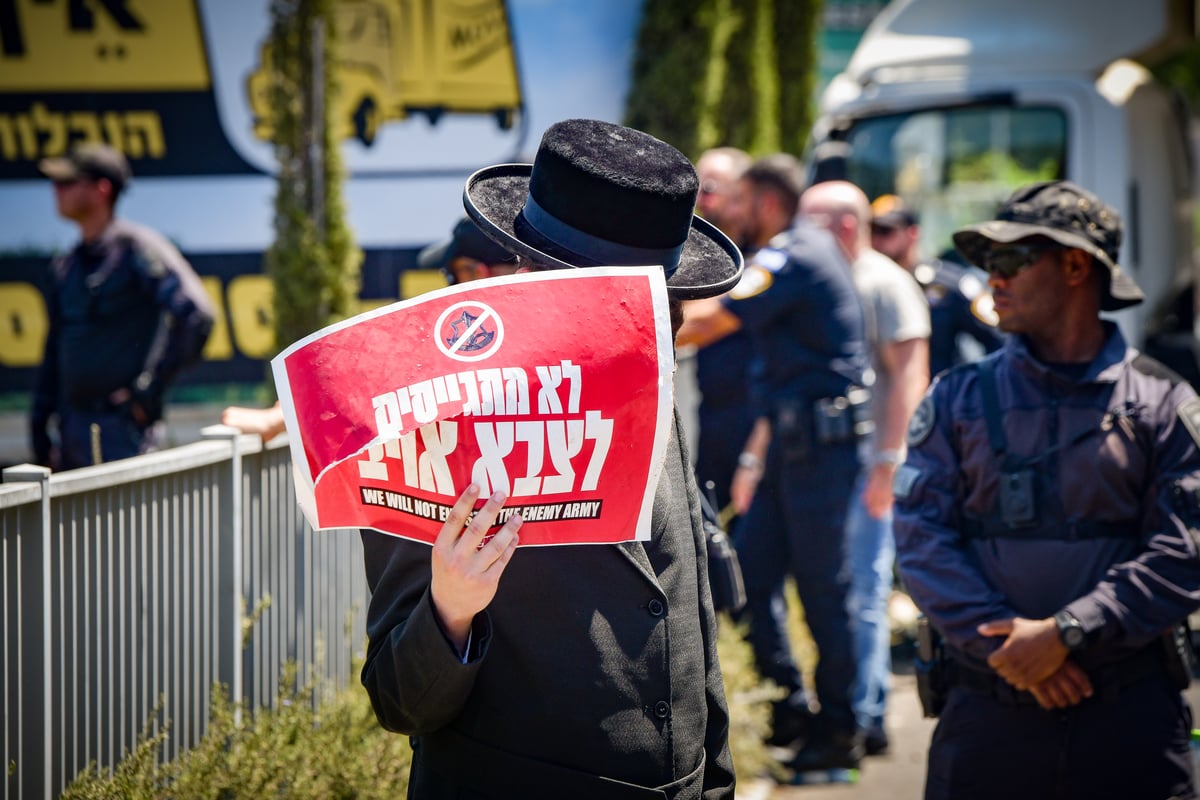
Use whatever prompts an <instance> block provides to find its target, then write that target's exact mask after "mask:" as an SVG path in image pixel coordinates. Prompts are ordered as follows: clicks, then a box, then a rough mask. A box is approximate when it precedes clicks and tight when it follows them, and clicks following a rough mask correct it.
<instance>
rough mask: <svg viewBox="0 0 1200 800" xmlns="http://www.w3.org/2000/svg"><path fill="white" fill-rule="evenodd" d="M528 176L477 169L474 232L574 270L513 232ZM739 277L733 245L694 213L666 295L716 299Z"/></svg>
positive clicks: (466, 197)
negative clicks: (475, 229) (476, 228)
mask: <svg viewBox="0 0 1200 800" xmlns="http://www.w3.org/2000/svg"><path fill="white" fill-rule="evenodd" d="M532 172H533V165H532V164H500V165H497V166H494V167H487V168H485V169H481V170H479V171H478V172H476V173H475V174H474V175H472V176H471V177H470V178H468V179H467V186H466V189H465V190H464V191H463V206H464V207H465V208H466V211H467V215H468V216H470V217H471V219H472V221H474V222H475V224H476V225H477V226H479V229H480V230H481V231H483V232H484V233H485V234H487V236H488V237H489V238H491V239H492V240H493V241H494V242H496V243H497V244H499V245H500V246H501V247H504V248H505V249H507V250H510V251H512V252H513V253H515V254H517V255H519V256H524V257H525V258H528V259H531V260H533V261H536V262H538V263H541V264H545V265H547V266H551V267H559V268H565V269H570V268H573V267H574V266H575V265H574V264H569V263H567V262H565V261H562V260H560V259H558V258H555V257H554V256H552V255H550V254H549V253H547V252H544V251H543V250H542V249H539V248H537V247H535V246H533V245H532V244H530V243H528V242H526V241H524V240H522V239H521V238H520V236H519V235H518V233H517V231H516V222H517V217H518V216H519V215H520V213H521V209H522V208H524V206H525V199H526V198H527V197H528V196H529V178H530V175H531V174H532ZM605 266H649V265H647V264H626V265H617V264H612V265H605ZM741 276H742V254H741V253H740V252H738V249H737V247H736V246H735V245H734V244H733V242H732V241H730V240H729V237H727V236H726V235H725V234H723V233H721V231H719V230H717V228H715V227H714V226H713V225H712V224H711V223H708V222H706V221H705V220H703V219H700V218H699V217H697V216H695V215H693V216H692V226H691V230H690V232H689V233H688V238H687V242H686V243H685V244H684V246H683V252H682V254H681V255H680V257H679V265H678V267H676V269H675V273H674V274H673V275H671V277H670V278H668V279H667V291H668V293H669V294H670V295H671V296H672V297H676V298H678V299H680V300H696V299H699V298H702V297H715V296H717V295H720V294H724V293H725V292H727V291H729V290H730V289H732V288H733V287H734V285H735V284H737V282H738V280H739V279H740V278H741Z"/></svg>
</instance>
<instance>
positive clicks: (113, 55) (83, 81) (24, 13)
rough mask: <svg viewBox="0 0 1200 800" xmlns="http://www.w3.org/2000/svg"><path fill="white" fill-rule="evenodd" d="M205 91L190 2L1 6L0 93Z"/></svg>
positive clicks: (20, 0) (73, 0)
mask: <svg viewBox="0 0 1200 800" xmlns="http://www.w3.org/2000/svg"><path fill="white" fill-rule="evenodd" d="M209 86H210V78H209V73H208V61H207V59H206V56H205V52H204V40H203V36H202V34H201V30H200V20H199V15H198V13H197V11H196V4H195V2H194V0H103V1H102V2H100V1H99V0H97V1H96V2H80V1H79V0H0V92H56V91H71V92H80V91H120V92H132V91H196V90H207V89H208V88H209Z"/></svg>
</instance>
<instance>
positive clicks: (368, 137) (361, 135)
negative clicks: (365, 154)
mask: <svg viewBox="0 0 1200 800" xmlns="http://www.w3.org/2000/svg"><path fill="white" fill-rule="evenodd" d="M377 133H379V106H378V105H377V104H376V103H375V99H374V98H373V97H370V96H368V97H364V98H363V99H362V102H360V103H359V104H358V108H357V109H355V111H354V135H355V136H356V137H357V138H358V140H359V141H360V142H362V143H363V145H364V146H366V147H370V146H371V145H373V144H375V135H376V134H377Z"/></svg>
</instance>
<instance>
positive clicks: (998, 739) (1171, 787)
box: [895, 181, 1200, 800]
mask: <svg viewBox="0 0 1200 800" xmlns="http://www.w3.org/2000/svg"><path fill="white" fill-rule="evenodd" d="M954 242H955V244H956V245H957V247H958V249H959V250H960V251H961V252H962V253H963V255H964V256H966V257H967V258H968V259H969V260H970V261H971V262H972V263H974V264H977V265H979V266H980V267H982V268H983V269H985V270H986V271H987V272H988V274H989V276H990V277H989V283H990V285H991V288H992V291H993V293H994V295H995V303H996V313H997V315H998V316H999V326H1000V329H1001V330H1003V331H1005V332H1007V333H1010V334H1012V335H1011V336H1010V337H1009V339H1008V341H1007V342H1006V343H1005V346H1004V348H1002V349H1001V350H999V351H998V352H996V353H994V354H992V355H990V356H988V357H986V358H984V359H983V360H982V361H980V362H978V364H974V365H964V366H960V367H955V368H954V369H951V370H950V371H949V372H947V373H945V374H943V375H942V377H941V378H940V379H939V380H938V381H937V382H935V383H934V384H933V387H932V388H931V389H930V391H929V393H928V394H927V395H926V397H925V399H924V400H923V401H922V403H921V406H920V408H918V410H917V413H916V414H915V415H914V417H913V420H912V423H911V424H910V427H909V431H908V446H909V454H908V460H907V462H906V463H905V464H904V465H902V466H901V467H900V469H899V470H898V471H897V474H896V480H895V495H896V506H895V531H896V542H897V546H898V561H899V565H900V571H901V574H902V575H903V577H904V580H905V584H906V585H907V587H908V589H909V591H910V592H911V593H912V596H913V599H914V600H915V601H916V603H917V605H918V606H920V608H921V609H922V610H923V611H924V612H925V614H927V615H928V617H929V620H930V621H931V622H932V623H933V626H934V627H935V628H936V629H937V630H938V631H940V632H941V634H942V635H943V636H944V639H945V645H946V651H947V653H948V657H949V663H948V666H949V669H948V671H947V675H948V678H949V681H950V684H951V688H950V689H949V691H948V694H946V695H945V696H944V697H943V698H942V702H944V708H943V709H942V711H941V719H940V721H939V723H938V727H937V729H936V731H935V732H934V736H933V742H932V745H931V747H930V750H929V770H928V777H927V779H926V787H925V796H926V798H930V799H931V800H932V799H933V798H962V797H970V798H982V799H984V800H986V798H1013V797H1023V798H1049V797H1121V798H1143V797H1144V798H1151V797H1155V798H1159V797H1196V793H1195V789H1194V786H1193V777H1192V763H1191V755H1190V752H1189V733H1190V729H1191V713H1190V711H1189V710H1188V707H1187V705H1186V703H1185V702H1184V700H1183V697H1182V696H1181V694H1180V689H1181V688H1183V687H1185V686H1186V685H1187V683H1188V681H1189V680H1190V677H1191V672H1190V667H1189V664H1188V663H1187V662H1186V661H1185V660H1184V658H1183V657H1184V656H1186V655H1187V654H1188V649H1189V645H1188V644H1187V637H1186V634H1185V633H1183V632H1180V631H1178V630H1177V626H1179V625H1180V624H1181V623H1183V622H1184V621H1185V620H1186V618H1187V616H1188V614H1189V613H1190V612H1191V611H1193V610H1194V609H1196V608H1197V606H1200V580H1198V579H1197V578H1198V576H1197V566H1198V563H1200V562H1198V559H1200V553H1198V549H1197V540H1198V538H1200V537H1198V534H1197V530H1198V528H1200V444H1198V443H1200V399H1197V397H1196V394H1195V392H1194V391H1193V390H1192V389H1191V387H1190V386H1189V385H1188V384H1187V383H1185V382H1184V381H1182V380H1181V379H1180V378H1179V377H1178V376H1177V375H1175V374H1173V373H1171V372H1170V371H1169V370H1167V369H1166V368H1165V367H1163V366H1162V365H1161V364H1159V363H1157V362H1155V361H1153V360H1151V359H1149V358H1147V357H1146V356H1144V355H1142V354H1140V353H1138V351H1136V350H1135V349H1133V348H1132V347H1130V346H1129V345H1128V344H1127V343H1126V341H1125V339H1124V337H1123V336H1122V335H1121V332H1120V330H1119V329H1118V328H1117V326H1116V325H1115V324H1114V323H1112V322H1109V321H1105V320H1102V319H1101V317H1100V312H1101V311H1113V310H1117V309H1121V308H1125V307H1127V306H1131V305H1134V304H1136V303H1139V302H1141V301H1142V299H1143V298H1142V293H1141V291H1140V290H1139V289H1138V287H1137V285H1136V284H1135V283H1134V282H1133V280H1132V279H1131V278H1130V277H1129V276H1128V275H1127V274H1126V273H1125V271H1124V270H1122V269H1121V267H1120V266H1119V265H1118V261H1117V255H1118V252H1119V250H1120V245H1121V220H1120V217H1119V216H1118V215H1117V212H1116V211H1115V210H1113V209H1112V208H1111V207H1109V206H1108V205H1107V204H1105V203H1104V202H1103V201H1102V200H1100V199H1099V198H1098V197H1096V196H1095V195H1093V194H1092V193H1091V192H1088V191H1087V190H1085V189H1082V188H1080V187H1079V186H1076V185H1075V184H1072V183H1069V182H1066V181H1055V182H1048V183H1036V184H1032V185H1030V186H1026V187H1024V188H1021V189H1018V190H1017V191H1016V192H1015V193H1014V194H1013V195H1012V196H1011V197H1009V199H1008V200H1007V201H1006V202H1005V203H1004V205H1003V206H1002V207H1001V208H1000V211H999V212H998V214H997V216H996V219H995V220H992V221H989V222H984V223H980V224H977V225H970V226H967V227H966V228H963V229H961V230H959V231H958V232H956V233H955V235H954Z"/></svg>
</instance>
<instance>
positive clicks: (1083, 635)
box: [1054, 610, 1087, 653]
mask: <svg viewBox="0 0 1200 800" xmlns="http://www.w3.org/2000/svg"><path fill="white" fill-rule="evenodd" d="M1054 623H1055V624H1056V625H1058V640H1059V641H1060V642H1062V643H1063V647H1065V648H1067V649H1068V650H1070V651H1071V652H1072V653H1077V652H1079V651H1080V650H1082V649H1083V646H1084V645H1085V644H1087V632H1086V631H1084V629H1083V623H1081V622H1080V621H1079V620H1077V619H1076V618H1075V615H1074V614H1072V613H1071V612H1070V611H1066V610H1063V611H1060V612H1058V613H1057V614H1055V615H1054Z"/></svg>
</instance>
